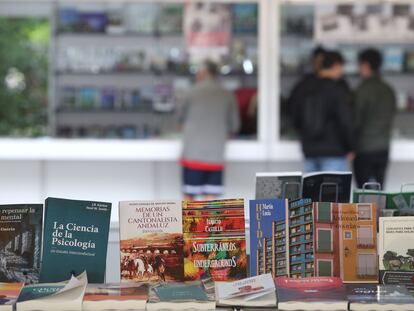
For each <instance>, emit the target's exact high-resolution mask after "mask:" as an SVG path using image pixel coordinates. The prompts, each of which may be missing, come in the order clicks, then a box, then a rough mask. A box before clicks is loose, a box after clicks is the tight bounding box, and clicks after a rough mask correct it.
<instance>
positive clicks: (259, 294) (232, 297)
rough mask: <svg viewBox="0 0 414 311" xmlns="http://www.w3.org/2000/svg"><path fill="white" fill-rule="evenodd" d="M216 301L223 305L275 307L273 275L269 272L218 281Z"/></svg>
mask: <svg viewBox="0 0 414 311" xmlns="http://www.w3.org/2000/svg"><path fill="white" fill-rule="evenodd" d="M216 301H217V305H219V306H223V307H224V306H226V307H228V306H232V307H271V306H274V307H275V306H276V304H277V299H276V291H275V284H274V282H273V277H272V275H271V274H270V273H267V274H262V275H258V276H254V277H251V278H247V279H243V280H239V281H236V282H231V283H226V282H216Z"/></svg>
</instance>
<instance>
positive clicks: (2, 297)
mask: <svg viewBox="0 0 414 311" xmlns="http://www.w3.org/2000/svg"><path fill="white" fill-rule="evenodd" d="M23 286H24V283H0V311H13V310H14V306H15V304H16V300H17V297H19V294H20V291H21V290H22V288H23Z"/></svg>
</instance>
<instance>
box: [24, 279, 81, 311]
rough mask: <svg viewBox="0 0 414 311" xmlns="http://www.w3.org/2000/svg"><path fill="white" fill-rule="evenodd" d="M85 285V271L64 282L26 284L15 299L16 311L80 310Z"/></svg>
mask: <svg viewBox="0 0 414 311" xmlns="http://www.w3.org/2000/svg"><path fill="white" fill-rule="evenodd" d="M87 285H88V277H87V274H86V272H83V273H81V274H80V275H79V276H77V277H74V276H72V277H71V278H70V279H69V280H67V281H64V282H59V283H42V284H33V285H27V286H25V287H23V289H22V291H21V292H20V295H19V297H18V299H17V303H16V311H32V310H43V311H49V310H50V311H56V310H59V311H81V310H82V300H83V296H84V294H85V290H86V286H87Z"/></svg>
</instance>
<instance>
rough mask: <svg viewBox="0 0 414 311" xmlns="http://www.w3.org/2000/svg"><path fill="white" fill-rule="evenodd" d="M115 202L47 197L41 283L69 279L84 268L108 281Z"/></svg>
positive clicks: (97, 278) (95, 277)
mask: <svg viewBox="0 0 414 311" xmlns="http://www.w3.org/2000/svg"><path fill="white" fill-rule="evenodd" d="M111 206H112V204H111V203H106V202H92V201H78V200H67V199H57V198H47V199H46V205H45V227H44V233H43V237H44V244H43V257H42V259H43V260H42V267H41V270H40V282H41V283H52V282H61V281H64V280H67V279H69V278H70V277H71V275H79V274H81V273H82V272H83V271H86V272H87V274H88V280H89V281H90V282H91V283H104V282H105V270H106V253H107V247H108V235H109V225H110V220H111Z"/></svg>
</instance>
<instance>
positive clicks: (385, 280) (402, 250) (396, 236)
mask: <svg viewBox="0 0 414 311" xmlns="http://www.w3.org/2000/svg"><path fill="white" fill-rule="evenodd" d="M378 252H379V268H380V282H381V283H382V284H392V285H406V286H408V287H409V289H410V288H411V289H413V288H414V286H413V284H412V280H413V278H414V217H410V216H406V217H381V218H380V219H379V241H378Z"/></svg>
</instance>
